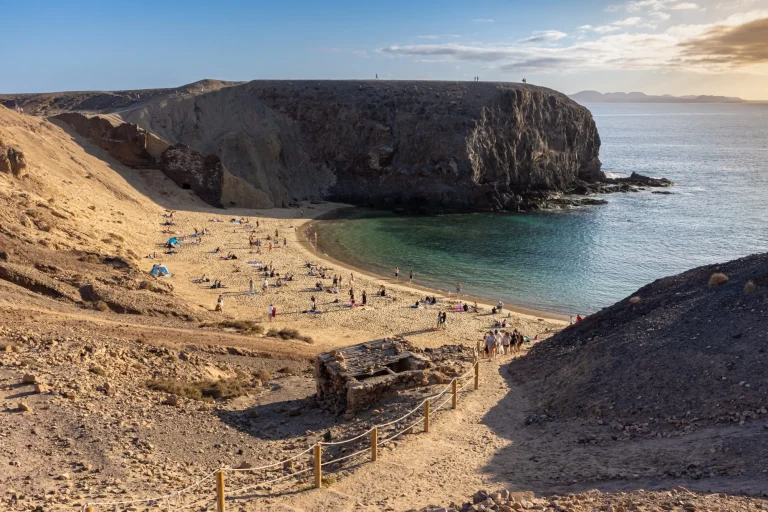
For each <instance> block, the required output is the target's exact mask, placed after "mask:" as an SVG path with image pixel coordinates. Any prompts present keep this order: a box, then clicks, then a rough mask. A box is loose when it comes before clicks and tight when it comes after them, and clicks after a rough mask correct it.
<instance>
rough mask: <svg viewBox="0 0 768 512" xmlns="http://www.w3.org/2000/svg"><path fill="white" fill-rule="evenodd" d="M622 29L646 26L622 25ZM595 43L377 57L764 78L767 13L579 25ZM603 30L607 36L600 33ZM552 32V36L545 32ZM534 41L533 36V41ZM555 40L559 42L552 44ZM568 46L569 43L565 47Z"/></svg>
mask: <svg viewBox="0 0 768 512" xmlns="http://www.w3.org/2000/svg"><path fill="white" fill-rule="evenodd" d="M621 21H622V22H623V23H624V24H625V25H626V26H631V27H634V28H638V27H640V26H641V25H642V24H643V23H644V22H642V21H640V22H636V21H634V20H632V21H626V20H621ZM579 29H580V30H582V31H585V32H586V33H589V32H592V33H595V34H597V38H596V39H593V40H583V39H577V38H573V39H570V40H566V39H564V37H559V36H555V35H550V36H549V38H548V37H546V36H543V34H544V33H542V34H539V36H540V39H539V40H536V41H529V39H531V38H529V39H526V40H523V41H518V42H516V43H512V44H482V43H466V44H456V43H444V44H440V43H426V44H415V45H403V46H400V45H392V46H387V47H384V48H379V49H378V50H377V52H379V53H381V54H384V55H389V56H400V57H406V58H410V59H419V60H421V61H422V62H423V61H425V60H440V61H460V62H472V63H475V64H482V65H484V66H488V67H495V68H497V69H500V70H503V71H507V72H521V71H536V72H539V73H548V72H558V73H567V72H575V71H585V70H611V71H616V70H631V71H637V70H644V71H649V70H650V71H656V72H661V73H665V72H671V71H689V72H699V73H724V72H729V71H733V70H741V69H745V68H749V71H750V72H754V73H760V74H768V45H767V44H766V37H765V34H766V33H768V11H754V12H751V13H740V14H737V15H733V16H730V17H729V18H727V19H725V20H722V21H720V22H717V23H710V24H699V25H692V24H691V25H675V26H671V27H668V28H667V29H666V30H663V31H660V32H654V33H649V32H647V31H640V32H622V33H612V32H617V31H619V30H621V28H620V27H618V26H616V25H607V26H598V27H594V26H591V25H582V26H581V27H579ZM603 31H605V32H603ZM546 32H547V33H549V32H556V31H546ZM531 37H532V38H533V37H537V34H534V35H532V36H531ZM555 37H558V39H554V38H555ZM565 41H569V44H565Z"/></svg>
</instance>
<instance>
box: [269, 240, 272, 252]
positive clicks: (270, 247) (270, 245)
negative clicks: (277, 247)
mask: <svg viewBox="0 0 768 512" xmlns="http://www.w3.org/2000/svg"><path fill="white" fill-rule="evenodd" d="M269 252H272V242H269Z"/></svg>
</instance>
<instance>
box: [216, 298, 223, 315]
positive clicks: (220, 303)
mask: <svg viewBox="0 0 768 512" xmlns="http://www.w3.org/2000/svg"><path fill="white" fill-rule="evenodd" d="M216 311H219V312H222V313H223V312H224V296H223V295H219V298H218V300H217V301H216Z"/></svg>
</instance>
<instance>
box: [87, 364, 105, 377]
mask: <svg viewBox="0 0 768 512" xmlns="http://www.w3.org/2000/svg"><path fill="white" fill-rule="evenodd" d="M88 371H89V372H91V373H92V374H94V375H98V376H100V377H103V376H105V375H106V374H107V372H105V371H104V368H102V367H101V366H91V367H90V368H88Z"/></svg>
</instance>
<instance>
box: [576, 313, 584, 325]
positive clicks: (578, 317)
mask: <svg viewBox="0 0 768 512" xmlns="http://www.w3.org/2000/svg"><path fill="white" fill-rule="evenodd" d="M582 320H583V318H581V315H578V316H577V317H576V322H577V323H578V322H581V321H582Z"/></svg>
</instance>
